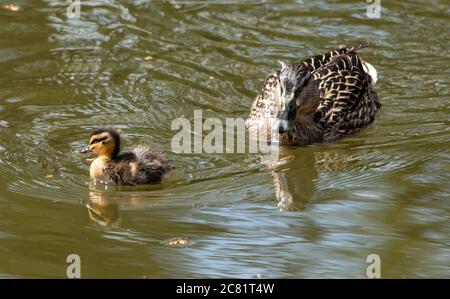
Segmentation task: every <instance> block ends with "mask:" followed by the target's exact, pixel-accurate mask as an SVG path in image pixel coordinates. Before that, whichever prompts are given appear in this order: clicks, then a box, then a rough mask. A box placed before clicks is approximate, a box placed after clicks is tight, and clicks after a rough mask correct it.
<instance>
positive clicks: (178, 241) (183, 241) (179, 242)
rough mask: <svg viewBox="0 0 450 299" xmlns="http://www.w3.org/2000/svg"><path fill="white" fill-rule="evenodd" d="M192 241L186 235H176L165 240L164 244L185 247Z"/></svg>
mask: <svg viewBox="0 0 450 299" xmlns="http://www.w3.org/2000/svg"><path fill="white" fill-rule="evenodd" d="M190 243H191V241H190V240H189V239H188V238H185V237H175V238H172V239H169V240H166V241H164V242H163V244H164V245H167V246H172V247H185V246H187V245H189V244H190Z"/></svg>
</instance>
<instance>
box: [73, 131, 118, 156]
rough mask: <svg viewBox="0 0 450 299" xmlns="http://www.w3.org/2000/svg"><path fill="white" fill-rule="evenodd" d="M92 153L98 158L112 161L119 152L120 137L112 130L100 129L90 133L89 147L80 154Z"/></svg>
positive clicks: (84, 148)
mask: <svg viewBox="0 0 450 299" xmlns="http://www.w3.org/2000/svg"><path fill="white" fill-rule="evenodd" d="M88 152H94V153H96V154H97V155H99V156H103V157H107V158H108V159H113V158H114V157H116V156H117V154H118V153H119V152H120V135H119V133H118V132H117V131H116V130H114V129H112V128H101V129H98V130H95V131H94V132H92V133H91V137H90V139H89V145H87V146H85V147H83V148H82V149H81V150H80V153H88Z"/></svg>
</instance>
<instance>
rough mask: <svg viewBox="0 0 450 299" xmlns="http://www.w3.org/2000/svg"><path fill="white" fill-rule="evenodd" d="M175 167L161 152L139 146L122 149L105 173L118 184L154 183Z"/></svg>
mask: <svg viewBox="0 0 450 299" xmlns="http://www.w3.org/2000/svg"><path fill="white" fill-rule="evenodd" d="M171 169H173V167H172V166H171V164H170V161H169V160H168V159H167V158H166V157H165V156H164V155H163V154H161V153H158V152H156V151H152V150H150V149H149V148H148V147H145V146H138V147H137V148H135V149H134V150H133V151H122V152H120V153H119V154H118V155H117V156H116V157H115V158H114V159H113V160H111V161H110V163H108V165H107V166H106V167H105V173H106V174H107V175H108V176H109V177H110V179H111V180H112V181H113V182H114V183H115V184H117V185H140V184H152V183H158V182H160V181H161V179H162V177H163V176H164V175H165V174H166V173H167V172H169V171H170V170H171Z"/></svg>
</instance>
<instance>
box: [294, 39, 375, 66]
mask: <svg viewBox="0 0 450 299" xmlns="http://www.w3.org/2000/svg"><path fill="white" fill-rule="evenodd" d="M368 46H369V45H368V44H360V45H358V46H355V47H344V48H339V49H337V50H334V51H329V52H325V53H323V54H319V55H316V56H313V57H310V58H308V59H305V60H303V61H302V63H303V64H304V65H306V66H307V67H308V68H309V69H310V71H311V72H314V71H315V70H317V69H320V68H322V67H323V66H325V65H326V64H328V63H330V62H331V61H333V60H336V58H338V57H339V56H341V55H344V54H350V53H356V52H357V51H358V50H360V49H364V48H366V47H368Z"/></svg>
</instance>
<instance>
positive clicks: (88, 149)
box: [80, 145, 92, 154]
mask: <svg viewBox="0 0 450 299" xmlns="http://www.w3.org/2000/svg"><path fill="white" fill-rule="evenodd" d="M90 152H92V150H91V149H90V148H89V145H86V146H83V147H82V148H81V149H80V154H87V153H90Z"/></svg>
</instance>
